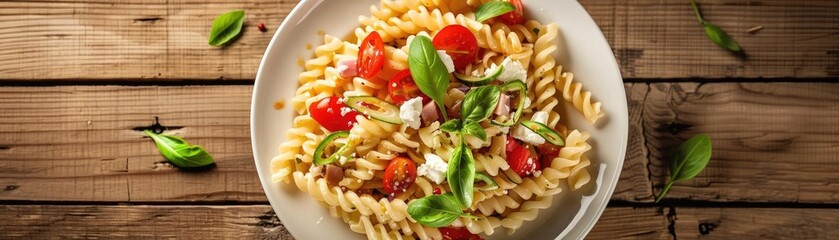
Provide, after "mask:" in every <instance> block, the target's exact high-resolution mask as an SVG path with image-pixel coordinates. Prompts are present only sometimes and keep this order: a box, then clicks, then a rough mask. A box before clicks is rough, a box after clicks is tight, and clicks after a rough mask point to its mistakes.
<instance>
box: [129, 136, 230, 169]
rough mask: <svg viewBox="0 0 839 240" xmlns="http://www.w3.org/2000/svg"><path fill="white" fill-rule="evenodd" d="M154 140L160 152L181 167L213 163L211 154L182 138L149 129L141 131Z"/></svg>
mask: <svg viewBox="0 0 839 240" xmlns="http://www.w3.org/2000/svg"><path fill="white" fill-rule="evenodd" d="M143 132H144V133H146V135H148V136H149V137H151V139H153V140H154V143H155V144H156V145H157V149H158V150H160V154H161V155H163V157H165V158H166V159H169V161H171V162H172V164H175V166H178V167H183V168H194V167H203V166H207V165H210V164H213V162H214V161H213V156H210V153H207V151H206V150H204V148H202V147H201V146H198V145H189V143H187V142H186V141H185V140H184V139H183V138H180V137H178V136H171V135H166V134H157V133H154V132H152V131H149V130H145V131H143Z"/></svg>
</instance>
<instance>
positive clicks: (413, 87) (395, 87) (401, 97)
mask: <svg viewBox="0 0 839 240" xmlns="http://www.w3.org/2000/svg"><path fill="white" fill-rule="evenodd" d="M387 92H388V96H390V100H392V101H393V103H395V104H397V105H399V104H402V103H403V102H405V101H408V99H411V98H415V97H418V96H421V95H424V94H422V92H421V91H420V89H419V87H417V84H416V83H415V82H414V78H412V77H411V71H410V70H408V69H405V70H402V71H399V72H396V74H393V77H392V78H390V81H389V82H388V84H387Z"/></svg>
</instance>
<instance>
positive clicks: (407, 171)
mask: <svg viewBox="0 0 839 240" xmlns="http://www.w3.org/2000/svg"><path fill="white" fill-rule="evenodd" d="M416 180H417V167H416V165H414V161H412V160H411V159H409V158H405V157H395V158H393V159H391V160H390V162H388V163H387V167H385V175H384V177H383V178H382V187H383V188H384V190H385V192H387V193H401V192H405V191H407V190H408V189H409V188H411V185H414V181H416Z"/></svg>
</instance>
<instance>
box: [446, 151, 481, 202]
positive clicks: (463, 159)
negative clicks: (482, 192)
mask: <svg viewBox="0 0 839 240" xmlns="http://www.w3.org/2000/svg"><path fill="white" fill-rule="evenodd" d="M446 177H447V178H448V180H449V188H451V189H452V193H453V194H454V198H455V200H457V203H460V206H463V207H469V206H472V194H473V193H474V185H475V158H474V157H473V156H472V150H471V149H469V146H467V145H466V143H465V142H462V141H461V143H460V145H458V146H457V148H455V149H454V152H453V153H452V157H451V158H450V159H449V169H448V170H447V171H446Z"/></svg>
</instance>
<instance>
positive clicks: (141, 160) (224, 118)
mask: <svg viewBox="0 0 839 240" xmlns="http://www.w3.org/2000/svg"><path fill="white" fill-rule="evenodd" d="M251 88H252V87H251V86H233V87H230V86H202V87H188V86H187V87H111V86H96V87H3V88H0V114H1V115H2V116H3V117H2V118H0V200H56V201H120V202H125V201H265V195H264V193H263V192H262V188H261V186H260V184H259V181H258V177H257V175H256V173H255V170H254V166H253V155H252V154H251V145H250V138H249V134H248V132H249V130H248V112H249V111H248V109H249V106H250V93H251ZM155 117H159V118H160V122H161V124H163V125H164V126H168V127H173V128H179V127H182V128H179V129H173V130H171V131H168V133H170V134H176V135H180V136H183V137H185V138H186V139H187V140H188V141H189V142H190V143H193V144H199V145H201V146H203V147H205V148H206V149H207V150H208V151H209V152H210V153H212V155H213V156H214V157H215V160H216V164H217V167H216V168H213V169H210V170H207V171H200V172H186V171H182V170H178V169H177V168H174V167H173V166H172V165H170V164H169V163H168V162H167V160H166V159H164V158H163V157H162V156H161V155H160V154H159V152H158V150H157V149H156V147H155V145H154V142H153V141H152V140H150V139H149V138H147V137H146V136H145V135H144V134H143V133H142V132H140V131H136V130H134V128H137V127H144V126H149V125H151V124H152V123H153V122H154V118H155Z"/></svg>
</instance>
